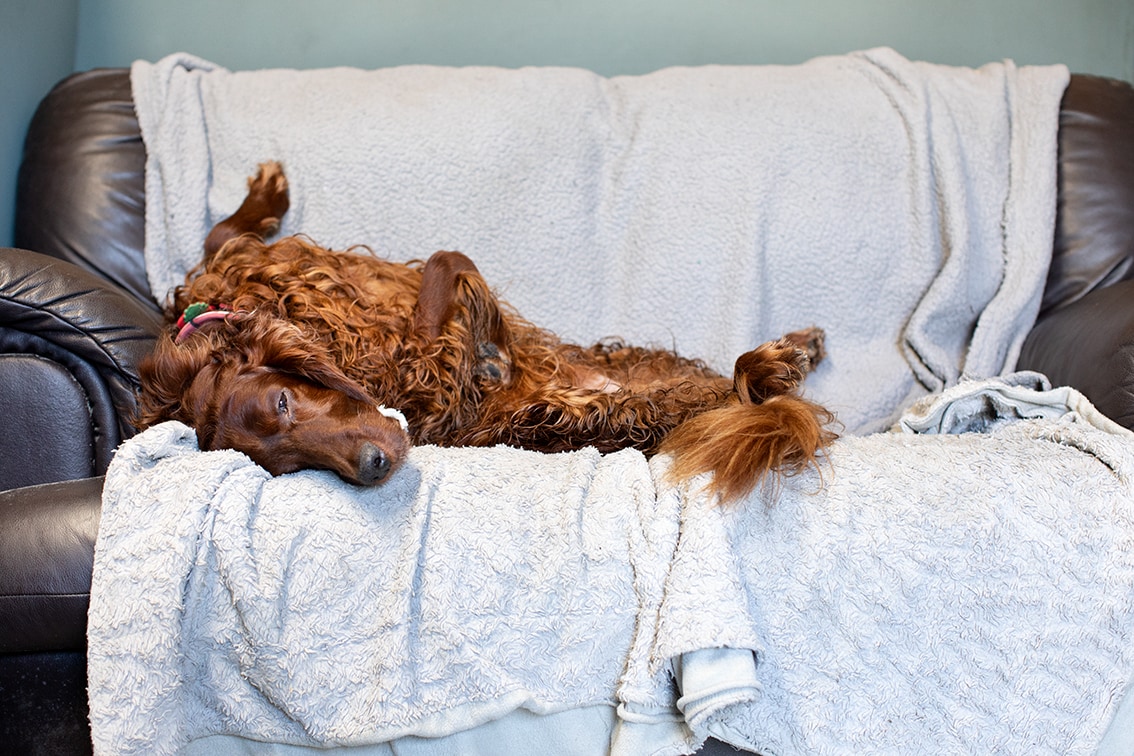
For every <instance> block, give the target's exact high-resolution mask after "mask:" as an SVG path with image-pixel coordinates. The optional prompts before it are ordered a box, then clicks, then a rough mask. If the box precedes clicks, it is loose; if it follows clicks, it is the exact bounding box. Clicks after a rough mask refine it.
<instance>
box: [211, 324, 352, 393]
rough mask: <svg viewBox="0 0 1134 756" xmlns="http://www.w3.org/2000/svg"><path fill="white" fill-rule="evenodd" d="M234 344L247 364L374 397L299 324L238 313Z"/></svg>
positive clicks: (328, 386) (320, 342)
mask: <svg viewBox="0 0 1134 756" xmlns="http://www.w3.org/2000/svg"><path fill="white" fill-rule="evenodd" d="M232 321H233V322H232V323H231V326H232V328H233V329H234V331H235V333H234V338H233V344H234V346H236V347H237V349H238V351H239V352H240V353H241V354H242V357H241V359H242V361H243V362H244V363H245V364H246V366H248V367H257V366H263V367H267V368H271V369H273V370H278V371H280V372H283V373H289V374H291V375H295V376H298V377H300V378H303V379H305V380H307V381H310V382H311V383H315V384H317V385H320V386H325V387H327V388H329V389H334V390H335V391H340V392H342V393H344V394H346V395H347V396H349V397H351V398H353V399H356V400H358V401H362V402H373V399H372V398H371V397H370V395H369V394H368V393H367V392H366V389H364V388H363V387H362V386H360V385H359V384H358V383H357V382H355V381H353V380H351V379H350V378H349V377H348V376H347V375H346V373H344V372H343V371H342V370H341V369H340V368H339V367H338V365H337V364H336V362H335V360H334V358H333V357H332V356H331V354H330V352H329V350H328V349H327V347H326V346H325V345H324V344H323V343H322V341H320V340H319V339H317V338H315V337H313V336H309V335H308V334H305V333H304V332H303V331H302V330H301V329H300V328H299V327H298V326H297V325H295V324H294V323H289V322H287V321H283V320H279V319H278V318H274V317H263V316H257V315H250V316H236V317H235V318H233V319H232Z"/></svg>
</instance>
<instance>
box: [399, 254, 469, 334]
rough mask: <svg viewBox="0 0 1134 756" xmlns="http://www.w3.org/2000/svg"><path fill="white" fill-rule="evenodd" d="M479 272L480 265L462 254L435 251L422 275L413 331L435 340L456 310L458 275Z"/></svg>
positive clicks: (414, 313) (414, 312)
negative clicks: (478, 266) (477, 265)
mask: <svg viewBox="0 0 1134 756" xmlns="http://www.w3.org/2000/svg"><path fill="white" fill-rule="evenodd" d="M466 272H471V273H479V271H478V270H477V267H476V265H474V264H473V261H472V260H470V259H469V258H468V257H467V256H465V255H464V254H462V253H460V252H435V253H434V254H433V255H432V256H431V257H430V258H429V260H428V261H426V263H425V269H424V270H423V271H422V273H421V291H420V292H418V295H417V305H416V306H415V307H414V311H413V330H414V332H415V333H416V334H418V335H420V336H423V337H425V338H426V339H427V340H429V341H434V340H436V339H437V337H438V336H440V335H441V328H442V327H443V326H444V325H445V323H447V322H449V320H451V319H452V317H453V314H454V312H455V310H456V299H457V283H458V276H460V274H462V273H466Z"/></svg>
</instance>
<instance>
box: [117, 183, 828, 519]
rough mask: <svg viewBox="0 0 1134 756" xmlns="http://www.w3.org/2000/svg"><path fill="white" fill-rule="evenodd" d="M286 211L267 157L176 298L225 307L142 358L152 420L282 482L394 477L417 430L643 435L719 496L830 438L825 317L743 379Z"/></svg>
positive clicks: (498, 440) (462, 260)
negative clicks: (570, 329)
mask: <svg viewBox="0 0 1134 756" xmlns="http://www.w3.org/2000/svg"><path fill="white" fill-rule="evenodd" d="M288 204H289V202H288V195H287V180H286V178H285V177H284V174H283V171H282V169H281V167H280V166H279V165H278V164H276V163H266V164H264V165H262V166H260V170H259V172H258V173H257V175H256V176H255V177H253V178H252V179H250V180H249V191H248V197H247V198H246V199H245V200H244V203H243V204H242V205H241V206H240V208H239V209H238V210H237V211H236V213H235V214H233V215H232V216H231V217H230V218H228V219H226V220H224V221H222V222H221V223H219V224H218V225H217V226H216V227H215V228H214V229H213V230H212V231H211V232H210V234H209V236H208V239H207V240H206V242H205V259H204V262H203V263H202V265H201V266H200V267H199V268H198V269H197V270H196V271H194V272H193V273H191V274H190V276H189V278H188V280H187V282H186V284H185V285H184V286H182V287H179V288H178V290H177V291H176V293H175V298H174V309H175V312H177V313H182V312H183V311H185V310H186V309H187V308H189V307H190V305H192V304H193V303H197V302H205V303H210V304H211V305H212V307H210V308H209V309H208V310H207V311H206V312H204V313H195V312H194V311H193V310H192V309H191V310H190V311H189V312H188V313H187V315H188V319H187V320H186V316H185V315H183V316H182V320H181V321H180V322H179V327H178V337H177V338H172V337H171V338H169V339H161V340H159V343H158V345H157V347H156V349H155V351H154V353H153V355H152V356H151V357H150V358H149V359H148V360H147V361H146V362H145V363H144V364H143V365H142V366H141V377H142V392H141V397H140V409H139V417H138V425H139V427H146V426H148V425H152V424H153V423H156V422H159V421H163V420H170V419H174V420H180V421H182V422H184V423H186V424H188V425H191V426H193V427H194V428H195V429H196V432H197V438H198V441H199V443H200V447H201V448H202V449H220V448H231V449H237V450H239V451H242V452H244V453H245V454H247V455H248V456H249V457H250V458H251V459H252V460H253V461H255V462H256V463H257V464H259V465H261V466H263V467H264V468H265V469H266V470H268V472H270V473H272V474H273V475H278V474H281V473H287V472H292V471H295V470H300V469H305V468H323V469H328V470H333V471H334V472H336V473H338V474H339V475H340V476H341V477H342V478H344V479H345V480H347V481H350V482H352V483H356V484H361V485H371V484H375V483H379V482H381V481H382V480H383V479H384V478H386V476H387V475H388V474H389V473H390V472H391V471H392V470H394V469H395V468H396V467H397V466H398V464H399V463H400V462H401V461H402V460H403V459H404V458H405V456H406V453H407V451H408V449H409V446H410V443H411V439H412V441H413V442H414V443H424V444H440V445H444V446H488V445H494V444H508V445H512V446H519V447H523V448H525V449H534V450H539V451H560V450H566V449H576V448H579V447H582V446H587V445H592V446H595V447H597V448H598V449H599V450H601V451H604V452H607V451H613V450H616V449H622V448H626V447H634V448H637V449H641V450H642V451H644V452H646V453H647V454H652V453H656V452H668V453H671V454H672V455H673V456H674V459H675V463H674V472H675V474H676V475H677V476H678V477H682V478H683V477H689V476H692V475H695V474H698V473H702V472H711V473H713V478H712V483H711V487H712V488H713V489H714V490H715V491H716V492H717V493H719V494H721V496H722V497H723V498H725V499H731V498H735V497H738V496H741V495H743V494H745V493H747V492H748V491H749V490H751V488H752V487H753V486H754V485H755V484H756V483H757V482H759V481H761V480H771V481H773V482H774V481H776V480H778V476H779V475H787V474H793V473H796V472H799V471H800V470H802V469H804V468H806V467H807V466H810V465H815V464H817V455H818V454H820V453H821V452H822V450H823V449H824V447H825V446H826V444H827V443H829V442H830V441H831V440H832V439H833V438H834V433H832V432H831V431H830V430H828V429H827V428H826V426H827V424H828V423H829V422H830V421H831V420H832V417H831V415H830V413H829V412H827V411H826V410H825V409H823V408H822V407H820V406H818V405H816V404H814V403H812V402H809V401H807V400H805V399H803V398H802V397H801V396H800V395H799V384H800V382H801V381H802V380H803V378H804V376H805V375H806V374H807V373H808V371H809V370H810V369H811V367H812V366H813V365H814V364H815V363H816V362H818V360H819V359H821V358H822V356H823V345H822V338H823V334H822V331H820V330H819V329H814V328H812V329H808V330H804V331H799V332H796V333H792V334H788V335H787V336H785V337H783V338H782V339H779V340H778V341H773V342H769V343H767V344H764V345H762V346H760V347H758V348H756V349H754V350H753V351H751V352H748V353H746V354H744V355H741V357H740V358H739V359H738V360H737V361H736V369H735V375H734V376H733V378H732V379H731V380H730V379H727V378H724V377H722V376H720V375H718V374H717V373H715V372H713V371H712V370H710V369H709V368H708V367H706V366H705V365H704V364H703V363H701V362H699V361H695V360H689V359H685V358H682V357H679V356H677V355H676V354H673V353H672V352H668V351H662V350H654V349H643V348H640V347H633V346H626V345H624V344H621V343H617V342H604V343H600V344H597V345H595V346H592V347H589V348H584V347H580V346H575V345H573V344H565V343H563V342H561V341H560V340H559V339H557V338H556V337H555V336H554V335H552V334H551V333H548V332H547V331H545V330H542V329H540V328H537V327H536V326H534V325H532V324H530V323H528V322H527V321H525V320H523V319H522V318H520V317H519V316H518V315H517V314H516V313H514V312H512V311H511V310H510V309H509V308H508V307H507V305H505V304H504V303H502V302H501V301H500V300H499V299H497V297H496V296H495V295H494V294H493V293H492V291H491V290H490V289H489V287H488V285H487V284H486V283H485V281H484V278H482V277H481V275H480V272H479V271H478V270H477V268H476V266H475V265H473V263H472V261H470V260H469V259H468V258H467V257H465V256H464V255H463V254H461V253H459V252H438V253H436V254H434V255H433V256H432V257H430V258H429V260H428V261H427V262H425V263H424V264H423V263H420V262H411V263H408V264H404V265H403V264H398V263H391V262H387V261H384V260H380V259H378V258H376V257H375V256H374V255H373V254H371V253H369V250H362V251H355V250H352V251H347V252H333V251H329V250H325V249H322V248H320V247H318V246H316V245H315V244H313V243H312V242H311V241H310V240H309V239H306V238H304V237H289V238H285V239H281V240H280V241H277V242H275V243H274V244H267V243H265V241H264V239H265V237H269V236H271V235H272V234H274V233H275V232H276V231H277V230H278V227H279V220H280V218H281V217H282V216H283V214H284V213H285V212H286V211H287V208H288ZM194 309H200V308H194ZM387 407H389V408H393V409H392V410H391V409H386V408H387ZM394 410H396V411H394ZM405 420H408V430H407V426H406V423H405V422H404V421H405Z"/></svg>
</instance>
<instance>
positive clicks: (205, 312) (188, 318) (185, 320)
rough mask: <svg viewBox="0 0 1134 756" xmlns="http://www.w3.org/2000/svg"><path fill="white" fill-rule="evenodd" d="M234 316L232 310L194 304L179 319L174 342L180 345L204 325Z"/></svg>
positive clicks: (201, 303)
mask: <svg viewBox="0 0 1134 756" xmlns="http://www.w3.org/2000/svg"><path fill="white" fill-rule="evenodd" d="M230 315H232V311H231V310H224V309H221V308H218V307H214V306H213V305H211V304H206V303H205V302H194V303H193V304H191V305H189V306H188V307H186V308H185V312H183V313H182V314H181V317H179V318H178V319H177V337H176V338H174V341H175V342H176V343H178V344H180V343H181V342H182V341H185V339H187V338H189V337H190V336H192V335H193V333H194V332H196V331H197V330H198V329H199V328H200V327H201V326H202V325H204V324H205V323H208V322H210V321H213V320H224V319H225V318H227V317H229V316H230Z"/></svg>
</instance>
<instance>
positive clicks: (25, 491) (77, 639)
mask: <svg viewBox="0 0 1134 756" xmlns="http://www.w3.org/2000/svg"><path fill="white" fill-rule="evenodd" d="M145 163H146V154H145V148H144V146H143V141H142V138H141V134H140V131H139V125H138V121H137V119H136V117H135V113H134V109H133V99H132V92H131V85H130V78H129V72H128V71H127V70H124V69H108V70H95V71H89V72H83V73H77V74H75V75H72V76H70V77H68V78H67V79H65V80H64V81H62V82H60V83H59V84H58V85H57V86H56V87H55V88H54V89H53V90H52V91H51V92H50V93H49V94H48V95H47V96H46V97H45V98H44V100H43V102H42V103H41V105H40V107H39V109H38V110H37V112H36V114H35V116H34V118H33V120H32V122H31V124H30V126H29V130H28V135H27V139H26V143H25V148H24V155H23V161H22V164H21V167H20V172H19V177H18V196H17V208H16V210H17V213H16V228H15V248H12V249H4V250H2V251H0V386H2V387H3V390H2V392H0V444H2V445H3V453H2V454H0V491H2V493H0V737H2V738H3V741H4V743H5V747H6V748H9V749H11V750H12V751H13V752H19V753H29V754H35V753H45V754H46V753H51V754H61V753H85V752H89V751H90V750H91V741H90V734H89V729H88V722H87V694H86V655H85V649H86V618H87V614H86V612H87V605H88V600H89V591H90V581H91V570H92V563H93V555H94V544H95V539H96V535H97V533H98V526H99V514H100V495H101V491H102V477H101V476H102V475H103V474H104V473H105V472H106V470H107V466H108V464H109V463H110V461H111V459H112V457H113V454H114V452H115V449H116V448H118V447H119V445H120V444H121V443H122V442H123V441H124V440H126V439H128V438H130V437H131V436H132V435H133V434H134V428H133V427H132V425H131V413H132V411H133V408H134V391H135V389H136V387H137V381H138V378H137V365H138V363H139V361H140V360H141V359H142V357H143V356H144V355H145V354H146V352H147V350H148V349H149V348H150V346H151V344H152V343H153V340H154V339H155V338H158V336H159V335H160V334H161V332H162V328H163V320H162V314H161V310H160V307H159V302H158V298H157V297H155V296H154V293H153V292H151V291H150V287H149V283H148V279H147V275H146V270H145V263H144V260H143V253H142V250H143V244H144V210H145V207H146V194H145V180H144V173H145ZM1132 177H1134V88H1132V87H1131V86H1130V85H1129V84H1128V83H1125V82H1121V81H1116V80H1112V79H1106V78H1101V77H1096V76H1087V75H1073V76H1072V77H1071V80H1070V84H1069V86H1068V88H1067V90H1066V93H1065V95H1064V98H1063V101H1062V105H1061V109H1060V114H1059V134H1058V185H1057V188H1058V201H1057V208H1056V213H1057V215H1056V230H1055V241H1054V246H1053V248H1052V251H1051V264H1050V271H1049V273H1048V276H1047V281H1046V286H1045V288H1044V292H1043V301H1042V305H1041V308H1040V312H1039V316H1038V318H1037V320H1036V323H1035V326H1034V327H1033V328H1032V329H1031V331H1030V334H1029V335H1028V337H1027V339H1026V341H1025V342H1024V344H1023V347H1022V350H1021V352H1020V355H1019V360H1018V363H1017V367H1018V368H1019V369H1025V370H1034V371H1037V372H1040V373H1043V374H1045V375H1046V376H1048V378H1049V379H1050V380H1051V382H1052V383H1053V384H1054V385H1070V386H1073V387H1075V388H1076V389H1078V390H1079V391H1081V392H1082V393H1083V394H1084V395H1085V396H1086V397H1087V398H1088V399H1089V400H1090V401H1091V402H1092V403H1093V404H1094V405H1095V407H1097V408H1098V409H1099V410H1100V411H1101V412H1102V413H1104V414H1105V415H1106V416H1108V417H1109V418H1111V419H1112V420H1114V421H1116V422H1118V423H1119V424H1121V425H1123V426H1125V427H1127V428H1132V429H1134V282H1132V281H1131V280H1130V279H1132V278H1134V178H1132Z"/></svg>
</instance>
